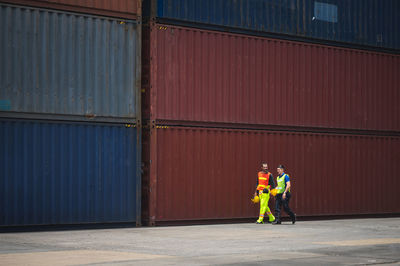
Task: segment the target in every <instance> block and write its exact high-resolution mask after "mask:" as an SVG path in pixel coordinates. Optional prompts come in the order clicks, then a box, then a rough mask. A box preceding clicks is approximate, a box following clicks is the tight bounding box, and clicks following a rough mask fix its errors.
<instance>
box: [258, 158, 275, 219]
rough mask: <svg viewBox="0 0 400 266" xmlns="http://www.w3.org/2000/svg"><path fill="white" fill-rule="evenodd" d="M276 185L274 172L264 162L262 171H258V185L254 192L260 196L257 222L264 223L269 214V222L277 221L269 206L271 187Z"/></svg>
mask: <svg viewBox="0 0 400 266" xmlns="http://www.w3.org/2000/svg"><path fill="white" fill-rule="evenodd" d="M271 187H272V188H274V187H275V181H274V177H273V176H272V174H271V173H270V172H269V171H268V164H267V163H262V167H261V171H260V172H258V179H257V187H256V191H255V192H254V197H256V196H257V194H258V197H259V198H260V216H259V217H258V220H257V222H256V223H257V224H263V223H264V215H265V214H267V215H268V218H269V219H268V223H272V222H273V221H275V216H274V215H272V213H271V210H270V209H269V207H268V201H269V196H270V188H271Z"/></svg>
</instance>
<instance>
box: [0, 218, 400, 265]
mask: <svg viewBox="0 0 400 266" xmlns="http://www.w3.org/2000/svg"><path fill="white" fill-rule="evenodd" d="M399 262H400V218H383V219H381V218H379V219H354V220H331V221H304V222H302V221H299V222H298V223H296V224H295V225H292V224H291V223H289V222H287V223H284V224H282V225H277V226H273V225H270V224H265V225H256V224H243V223H242V224H227V225H226V224H225V225H201V226H171V227H141V228H140V227H139V228H119V229H97V230H70V231H49V232H23V233H1V234H0V265H10V266H11V265H150V264H152V265H155V264H157V265H176V264H178V265H374V264H387V265H400V263H399Z"/></svg>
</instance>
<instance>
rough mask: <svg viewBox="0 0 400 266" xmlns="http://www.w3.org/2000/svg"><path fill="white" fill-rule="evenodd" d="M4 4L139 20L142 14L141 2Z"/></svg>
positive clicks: (16, 0)
mask: <svg viewBox="0 0 400 266" xmlns="http://www.w3.org/2000/svg"><path fill="white" fill-rule="evenodd" d="M2 2H9V3H13V4H20V5H26V6H36V7H44V8H51V9H59V10H67V11H75V12H81V13H88V14H95V15H104V16H112V17H120V18H128V19H137V18H138V17H139V16H141V14H142V7H141V5H142V3H141V2H142V1H140V0H112V1H111V0H109V1H104V0H2Z"/></svg>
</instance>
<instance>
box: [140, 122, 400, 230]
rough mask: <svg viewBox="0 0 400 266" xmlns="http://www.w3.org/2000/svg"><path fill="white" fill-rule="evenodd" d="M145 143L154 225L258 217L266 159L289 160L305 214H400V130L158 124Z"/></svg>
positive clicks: (299, 209) (296, 199)
mask: <svg viewBox="0 0 400 266" xmlns="http://www.w3.org/2000/svg"><path fill="white" fill-rule="evenodd" d="M143 141H145V139H143ZM147 141H149V143H147V144H145V143H144V145H149V146H150V147H151V148H150V156H149V159H150V161H151V163H149V161H147V162H145V165H147V166H148V167H149V168H148V172H147V171H146V172H145V175H144V176H143V183H144V184H148V188H147V193H148V194H149V195H148V196H147V197H148V202H147V203H148V204H147V205H143V206H144V207H145V208H148V209H149V211H148V217H147V218H148V220H150V223H153V224H157V223H163V222H167V221H175V222H176V221H189V220H213V219H232V220H234V219H240V218H252V217H254V218H255V217H256V216H257V214H258V206H255V205H253V203H252V202H251V201H250V198H251V197H252V195H253V193H254V191H255V188H256V182H257V172H258V171H259V170H260V167H261V162H267V163H268V165H269V169H270V171H271V173H272V174H273V176H274V178H276V176H277V172H276V167H277V165H279V164H284V165H285V166H286V173H287V174H289V176H290V178H291V184H292V189H291V191H292V194H293V198H292V199H291V202H290V206H291V208H292V209H293V210H294V212H295V213H296V214H297V215H298V216H299V217H304V216H331V215H333V216H337V215H361V214H363V215H364V214H399V213H400V205H399V204H398V203H399V202H400V194H399V193H397V189H398V187H399V186H400V181H399V178H397V175H398V172H399V171H400V137H398V136H397V137H388V136H367V135H350V134H349V135H344V134H322V133H319V134H316V133H307V132H284V131H281V132H279V131H261V130H234V129H211V128H195V127H168V126H157V127H156V128H155V129H153V132H152V133H151V137H150V139H149V140H146V142H147ZM143 159H145V158H143ZM146 179H147V180H146ZM270 207H271V209H272V210H273V209H274V207H273V200H272V202H271V203H270Z"/></svg>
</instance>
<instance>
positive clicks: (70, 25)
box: [0, 1, 141, 226]
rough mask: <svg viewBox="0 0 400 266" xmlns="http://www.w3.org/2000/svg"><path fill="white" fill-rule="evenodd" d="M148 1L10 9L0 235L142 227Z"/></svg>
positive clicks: (3, 16) (3, 59) (0, 26)
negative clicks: (35, 228)
mask: <svg viewBox="0 0 400 266" xmlns="http://www.w3.org/2000/svg"><path fill="white" fill-rule="evenodd" d="M6 2H7V1H6ZM46 2H48V3H46ZM116 2H118V3H116ZM139 2H140V1H113V5H111V6H107V5H105V6H98V4H99V3H96V4H94V6H91V5H89V3H88V2H87V1H13V3H18V4H25V5H26V6H21V5H10V4H0V34H1V38H0V101H1V105H0V108H1V109H0V111H1V113H0V118H1V119H0V120H1V121H0V124H1V126H0V140H1V145H0V146H1V147H2V151H1V154H0V161H1V163H0V164H1V165H0V169H1V170H0V191H1V201H0V209H1V215H0V226H14V225H39V224H40V225H47V224H76V223H109V222H129V223H133V224H140V220H141V216H140V212H141V209H140V207H141V206H140V204H141V201H140V197H141V191H140V187H141V176H140V175H141V172H140V163H141V130H140V121H141V119H140V118H141V115H140V114H141V110H140V96H139V91H140V90H139V86H140V75H141V74H140V64H141V62H140V58H141V49H140V44H141V42H140V40H141V28H140V20H132V18H137V19H140V13H139V12H137V11H140V9H137V5H138V3H139ZM30 6H42V7H46V8H57V9H62V10H69V11H77V12H79V13H69V12H65V11H57V10H54V9H40V8H33V7H30ZM125 7H127V8H128V9H125ZM88 13H90V14H88ZM92 14H101V15H106V16H113V17H122V18H118V19H117V18H110V17H106V16H94V15H92ZM126 18H127V19H126Z"/></svg>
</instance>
